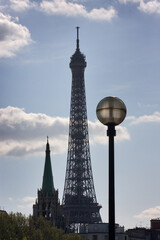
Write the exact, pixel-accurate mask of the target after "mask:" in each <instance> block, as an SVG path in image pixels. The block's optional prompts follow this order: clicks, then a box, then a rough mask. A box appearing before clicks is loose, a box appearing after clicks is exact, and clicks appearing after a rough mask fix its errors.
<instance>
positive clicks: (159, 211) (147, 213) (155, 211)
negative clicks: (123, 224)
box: [134, 206, 160, 219]
mask: <svg viewBox="0 0 160 240" xmlns="http://www.w3.org/2000/svg"><path fill="white" fill-rule="evenodd" d="M134 217H135V218H138V219H152V218H157V217H160V206H156V207H154V208H149V209H146V210H144V211H142V212H141V213H140V214H138V215H135V216H134Z"/></svg>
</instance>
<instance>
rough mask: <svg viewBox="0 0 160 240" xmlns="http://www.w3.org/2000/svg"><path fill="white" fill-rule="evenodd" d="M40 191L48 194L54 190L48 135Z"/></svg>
mask: <svg viewBox="0 0 160 240" xmlns="http://www.w3.org/2000/svg"><path fill="white" fill-rule="evenodd" d="M42 192H43V193H46V194H50V193H53V192H54V184H53V175H52V166H51V158H50V147H49V142H48V137H47V144H46V159H45V165H44V174H43V183H42Z"/></svg>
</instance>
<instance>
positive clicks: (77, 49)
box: [76, 27, 79, 50]
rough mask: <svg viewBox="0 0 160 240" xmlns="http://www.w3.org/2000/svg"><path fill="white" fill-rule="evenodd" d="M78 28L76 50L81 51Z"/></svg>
mask: <svg viewBox="0 0 160 240" xmlns="http://www.w3.org/2000/svg"><path fill="white" fill-rule="evenodd" d="M76 28H77V48H76V50H79V27H76Z"/></svg>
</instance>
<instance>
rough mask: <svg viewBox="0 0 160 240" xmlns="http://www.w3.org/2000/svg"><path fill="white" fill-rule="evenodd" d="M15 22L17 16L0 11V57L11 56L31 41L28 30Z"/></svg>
mask: <svg viewBox="0 0 160 240" xmlns="http://www.w3.org/2000/svg"><path fill="white" fill-rule="evenodd" d="M17 22H18V18H12V17H11V16H10V15H4V14H3V13H0V33H1V34H0V58H7V57H12V56H14V55H15V54H16V52H17V51H19V50H20V49H21V48H22V47H24V46H27V45H29V44H30V43H31V42H32V40H31V36H30V32H29V30H28V29H27V28H26V27H25V26H22V25H21V24H18V23H17Z"/></svg>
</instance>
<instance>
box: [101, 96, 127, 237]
mask: <svg viewBox="0 0 160 240" xmlns="http://www.w3.org/2000/svg"><path fill="white" fill-rule="evenodd" d="M126 112H127V110H126V106H125V104H124V102H123V101H122V100H121V99H119V98H117V97H106V98H103V99H102V100H101V101H100V102H99V103H98V105H97V109H96V114H97V118H98V119H99V121H100V122H101V123H103V124H104V125H106V126H108V130H107V136H108V137H109V240H115V196H114V136H116V130H115V126H116V125H118V124H120V123H121V122H122V121H123V120H124V118H125V116H126Z"/></svg>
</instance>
